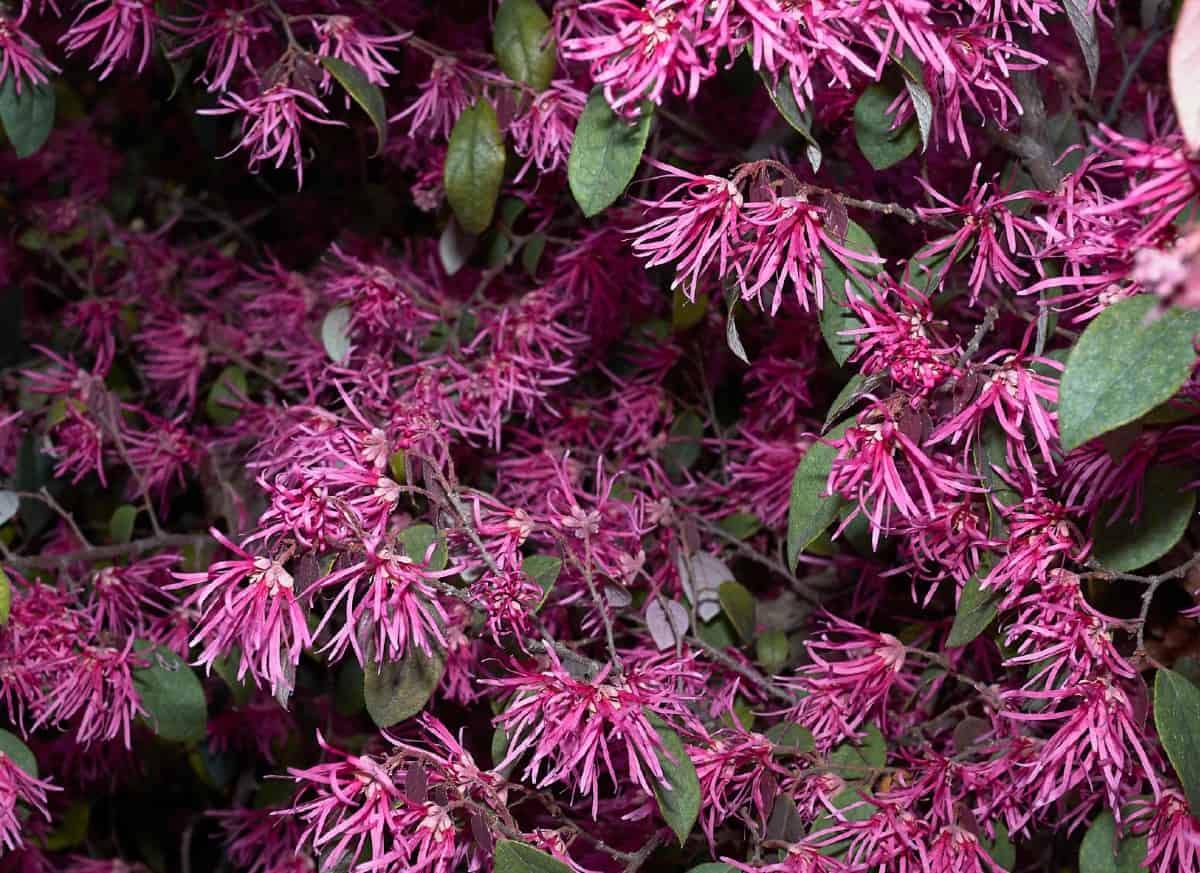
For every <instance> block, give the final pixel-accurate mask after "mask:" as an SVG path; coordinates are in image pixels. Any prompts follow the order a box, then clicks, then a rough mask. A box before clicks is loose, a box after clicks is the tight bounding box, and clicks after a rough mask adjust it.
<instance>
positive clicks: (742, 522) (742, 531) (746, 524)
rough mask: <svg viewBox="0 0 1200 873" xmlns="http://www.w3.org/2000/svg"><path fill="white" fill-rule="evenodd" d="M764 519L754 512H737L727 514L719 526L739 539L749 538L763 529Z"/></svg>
mask: <svg viewBox="0 0 1200 873" xmlns="http://www.w3.org/2000/svg"><path fill="white" fill-rule="evenodd" d="M762 526H763V525H762V519H760V518H759V517H758V516H757V515H755V514H754V513H753V512H735V513H733V515H727V516H725V517H724V518H723V519H721V521H720V522H719V523H718V527H720V528H721V530H723V531H725V533H727V534H729V535H730V536H731V537H736V538H737V539H739V540H745V539H749V538H750V537H752V536H754V535H755V534H756V533H758V532H759V531H760V530H762Z"/></svg>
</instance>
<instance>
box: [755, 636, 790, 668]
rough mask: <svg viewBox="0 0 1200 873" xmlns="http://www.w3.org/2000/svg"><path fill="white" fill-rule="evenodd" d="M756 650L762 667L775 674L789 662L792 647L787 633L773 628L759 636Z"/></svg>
mask: <svg viewBox="0 0 1200 873" xmlns="http://www.w3.org/2000/svg"><path fill="white" fill-rule="evenodd" d="M754 651H755V654H756V655H757V656H758V663H759V664H761V665H762V668H763V669H764V670H766V671H767V672H768V673H772V674H773V673H778V672H779V671H780V670H782V669H783V668H784V666H785V665H786V664H787V661H788V655H789V654H790V652H791V647H790V646H789V645H788V638H787V634H785V633H784V632H783V631H779V630H772V631H767V632H766V633H764V634H763V635H762V636H760V637H759V638H758V640H757V642H756V644H755V649H754Z"/></svg>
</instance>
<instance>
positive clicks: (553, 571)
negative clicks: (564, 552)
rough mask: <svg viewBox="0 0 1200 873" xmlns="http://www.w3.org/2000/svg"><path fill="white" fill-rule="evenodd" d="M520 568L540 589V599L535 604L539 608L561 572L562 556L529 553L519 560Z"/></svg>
mask: <svg viewBox="0 0 1200 873" xmlns="http://www.w3.org/2000/svg"><path fill="white" fill-rule="evenodd" d="M521 569H522V570H524V571H525V575H526V576H528V577H529V578H530V580H531V581H532V582H533V583H534V584H536V585H537V586H538V587H539V588H541V589H542V599H541V600H539V601H538V605H537V608H538V609H541V607H542V604H543V603H545V602H546V598H547V597H549V596H550V589H552V588H553V587H554V583H555V582H557V581H558V574H559V573H560V572H562V558H559V557H556V556H555V555H530V556H529V557H528V558H525V559H524V560H523V561H521Z"/></svg>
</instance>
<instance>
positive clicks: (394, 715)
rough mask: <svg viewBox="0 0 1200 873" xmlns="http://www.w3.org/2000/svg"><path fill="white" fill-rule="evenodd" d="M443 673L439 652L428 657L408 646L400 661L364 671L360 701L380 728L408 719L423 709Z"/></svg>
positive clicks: (366, 668) (442, 658)
mask: <svg viewBox="0 0 1200 873" xmlns="http://www.w3.org/2000/svg"><path fill="white" fill-rule="evenodd" d="M444 672H446V661H445V659H444V657H443V656H442V653H441V652H436V651H435V652H434V653H433V654H431V655H427V654H425V653H424V652H422V651H421V650H420V649H419V648H417V647H416V646H415V645H410V646H409V647H408V651H407V652H405V654H404V657H403V658H402V659H401V660H399V661H388V662H386V663H383V664H376V663H374V662H373V661H371V660H368V661H367V664H366V666H365V667H364V668H363V699H364V700H365V701H366V704H367V712H368V713H370V715H371V719H372V720H373V721H374V722H375V724H377V725H378V726H379V727H381V728H385V727H390V726H391V725H394V724H396V723H397V722H401V721H404V720H405V719H406V718H410V717H412V716H414V715H416V714H417V713H418V712H420V711H421V710H422V709H424V708H425V704H426V703H428V702H429V698H430V696H431V695H432V694H433V692H434V690H435V689H436V688H437V686H438V683H439V682H440V681H441V680H442V674H443V673H444Z"/></svg>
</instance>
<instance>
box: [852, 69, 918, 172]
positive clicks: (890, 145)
mask: <svg viewBox="0 0 1200 873" xmlns="http://www.w3.org/2000/svg"><path fill="white" fill-rule="evenodd" d="M898 93H899V92H898V91H897V90H896V89H893V88H889V87H887V86H886V85H883V84H876V85H871V86H870V87H869V88H867V90H865V91H863V92H862V95H861V96H860V97H859V98H858V102H857V103H855V104H854V138H855V140H857V142H858V148H859V151H861V152H862V153H863V157H865V158H866V159H867V160H868V161H870V163H871V166H872V167H874V168H875V169H876V170H886V169H887V168H888V167H890V166H892V165H893V164H897V163H899V162H900V161H902V160H904V159H905V158H907V157H908V156H909V155H911V154H912V153H913V151H914V150H915V149H916V147H917V146H919V145H920V144H921V133H920V131H919V130H917V125H916V124H914V123H913V122H912V121H908V122H906V123H905V124H904V125H903V126H901V127H900V128H899V129H897V130H892V119H891V116H889V115H888V114H887V108H888V107H889V106H890V105H891V104H892V101H893V100H895V99H896V95H897V94H898Z"/></svg>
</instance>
